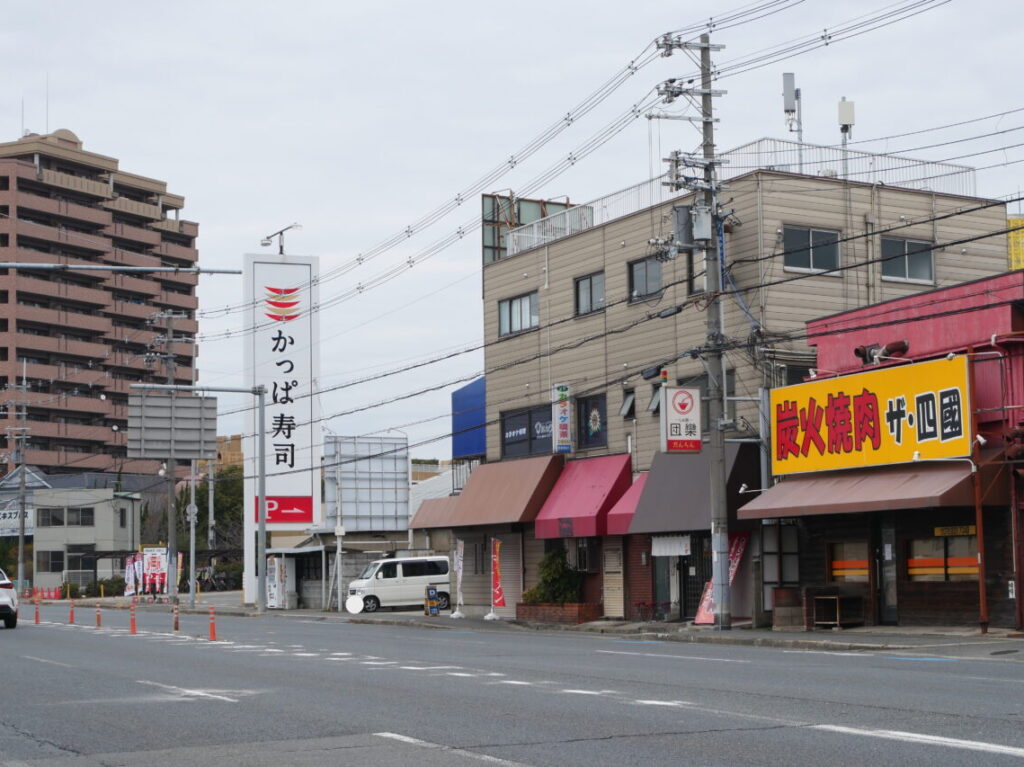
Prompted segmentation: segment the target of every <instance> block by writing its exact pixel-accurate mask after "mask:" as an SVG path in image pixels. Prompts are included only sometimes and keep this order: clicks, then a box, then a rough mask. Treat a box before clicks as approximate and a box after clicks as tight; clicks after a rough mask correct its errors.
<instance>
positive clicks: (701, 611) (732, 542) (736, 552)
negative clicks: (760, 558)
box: [693, 532, 750, 624]
mask: <svg viewBox="0 0 1024 767" xmlns="http://www.w3.org/2000/svg"><path fill="white" fill-rule="evenodd" d="M749 540H750V533H749V532H739V533H729V585H730V586H732V582H733V580H734V579H735V578H736V571H737V570H739V569H740V562H741V561H742V560H743V553H744V552H745V551H746V550H747V542H748V541H749ZM693 622H694V623H703V624H712V623H714V622H715V603H714V598H713V588H712V583H711V581H708V582H707V583H706V584H704V593H703V594H701V597H700V604H699V605H698V606H697V615H696V617H695V618H694V619H693Z"/></svg>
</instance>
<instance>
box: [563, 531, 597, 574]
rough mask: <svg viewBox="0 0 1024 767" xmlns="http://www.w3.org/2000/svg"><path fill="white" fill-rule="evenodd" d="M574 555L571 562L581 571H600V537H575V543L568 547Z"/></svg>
mask: <svg viewBox="0 0 1024 767" xmlns="http://www.w3.org/2000/svg"><path fill="white" fill-rule="evenodd" d="M569 551H570V553H571V554H573V555H574V561H571V562H570V563H569V564H571V565H572V566H573V567H574V568H575V569H576V570H578V571H579V572H581V573H599V572H601V539H600V538H577V539H576V540H575V545H574V546H572V547H571V548H570V549H569Z"/></svg>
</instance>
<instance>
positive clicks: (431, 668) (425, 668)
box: [399, 666, 462, 671]
mask: <svg viewBox="0 0 1024 767" xmlns="http://www.w3.org/2000/svg"><path fill="white" fill-rule="evenodd" d="M399 668H402V669H405V670H406V671H447V670H448V669H460V668H462V666H399Z"/></svg>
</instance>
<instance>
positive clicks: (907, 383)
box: [771, 357, 972, 474]
mask: <svg viewBox="0 0 1024 767" xmlns="http://www.w3.org/2000/svg"><path fill="white" fill-rule="evenodd" d="M970 424H971V421H970V392H969V391H968V378H967V358H966V357H956V358H954V359H951V360H950V359H941V360H934V361H932V362H919V363H915V364H908V365H900V366H896V367H889V368H884V369H881V370H872V371H870V372H866V373H856V374H853V375H846V376H840V377H838V378H829V379H825V380H822V381H809V382H807V383H802V384H797V385H795V386H785V387H782V388H779V389H772V391H771V430H772V472H773V473H774V474H797V473H801V472H808V471H828V470H831V469H849V468H856V467H862V466H880V465H884V464H896V463H907V462H910V461H913V460H914V459H915V454H916V455H917V458H918V459H920V460H929V459H935V458H958V457H962V456H969V455H970V454H971V439H972V435H971V433H970V431H971V428H970Z"/></svg>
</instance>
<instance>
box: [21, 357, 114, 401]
mask: <svg viewBox="0 0 1024 767" xmlns="http://www.w3.org/2000/svg"><path fill="white" fill-rule="evenodd" d="M24 371H25V376H26V377H28V378H36V379H39V380H43V381H47V380H49V381H59V382H61V383H70V384H81V385H82V386H84V387H87V386H89V385H90V384H94V385H95V386H96V387H97V388H101V387H102V388H105V387H106V385H107V383H108V377H107V375H106V373H104V372H103V370H102V369H101V368H100V367H99V366H98V365H96V366H93V367H88V366H87V365H67V364H57V365H40V364H35V363H29V364H27V365H25V367H24ZM21 372H22V368H21V366H20V365H19V366H18V373H19V375H20V374H21ZM42 396H44V397H52V396H54V395H52V394H44V395H42ZM82 399H86V400H89V399H90V398H88V397H83V398H82ZM90 401H91V400H90ZM100 401H101V402H102V400H100ZM86 412H90V413H91V412H101V411H93V410H91V409H90V410H87V411H86Z"/></svg>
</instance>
